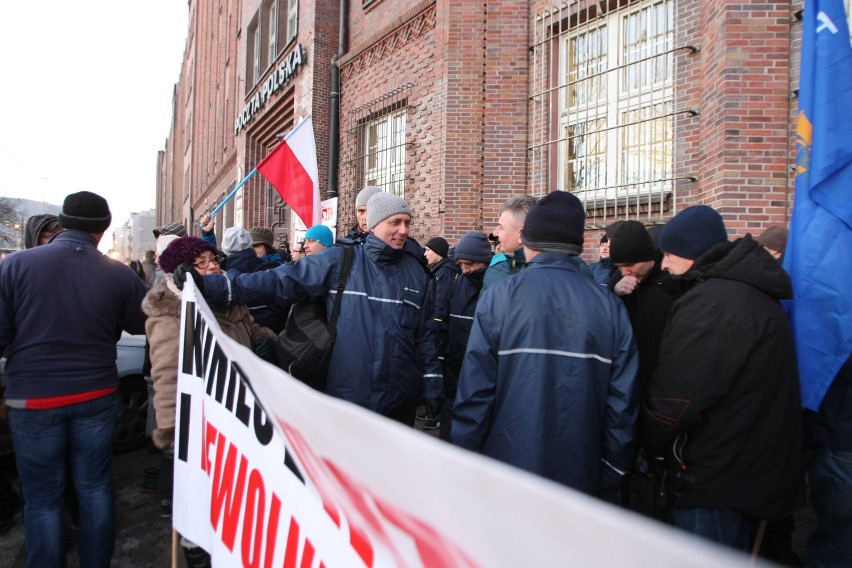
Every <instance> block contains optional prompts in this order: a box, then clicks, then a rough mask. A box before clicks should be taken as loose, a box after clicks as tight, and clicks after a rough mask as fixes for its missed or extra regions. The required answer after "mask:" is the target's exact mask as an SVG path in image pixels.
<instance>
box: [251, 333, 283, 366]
mask: <svg viewBox="0 0 852 568" xmlns="http://www.w3.org/2000/svg"><path fill="white" fill-rule="evenodd" d="M251 350H252V351H254V354H255V355H257V356H258V357H260V358H261V359H263V360H264V361H267V362H269V363H275V364H277V363H278V361H277V359H276V357H275V340H274V339H272V338H271V337H269V336H266V335H264V336H262V337H261V338H260V339H258V340H257V341H256V342H255V344H254V345H252V347H251Z"/></svg>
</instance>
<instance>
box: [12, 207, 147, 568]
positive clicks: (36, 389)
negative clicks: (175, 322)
mask: <svg viewBox="0 0 852 568" xmlns="http://www.w3.org/2000/svg"><path fill="white" fill-rule="evenodd" d="M111 219H112V217H111V215H110V211H109V206H108V204H107V202H106V200H105V199H104V198H103V197H101V196H99V195H96V194H94V193H90V192H88V191H81V192H79V193H74V194H71V195H69V196H67V197H66V198H65V202H64V204H63V206H62V212H61V213H60V214H59V225H60V226H61V227H62V228H63V229H64V231H62V232H61V233H59V234H58V235H56V236H55V237H54V238H53V239H52V240H51V241H50V243H48V244H46V245H43V246H40V247H36V248H33V249H29V250H25V251H21V252H18V253H15V254H12V255H11V256H9V257H8V258H6V259H4V260H3V261H2V262H0V350H5V349H6V348H7V347H8V349H9V351H8V356H7V364H6V371H7V373H8V376H9V386H8V388H7V390H6V402H7V404H8V405H9V423H10V426H11V428H12V441H13V443H14V445H15V459H16V461H17V466H18V473H19V475H20V479H21V483H22V486H23V492H24V500H25V505H24V532H25V537H26V547H27V557H28V560H27V565H29V566H64V565H65V545H64V542H63V539H64V528H63V523H62V502H63V494H64V490H65V479H66V477H68V476H69V475H70V477H71V479H72V480H73V482H74V489H75V491H76V493H77V497H78V500H79V505H80V520H79V525H80V536H79V538H78V552H77V554H78V558H79V564H80V566H108V565H109V564H110V559H111V557H112V552H113V548H114V540H115V539H114V532H115V528H114V513H113V496H112V472H111V463H112V445H113V439H114V437H115V428H116V423H117V419H118V412H119V403H118V372H117V370H116V367H115V357H116V347H115V344H116V342H117V341H118V339H119V337H120V336H121V330H122V329H124V330H126V331H127V332H129V333H132V334H141V333H145V315H144V314H143V313H142V309H141V302H142V298H143V297H144V296H145V292H146V287H145V284H144V283H143V282H142V280H141V279H140V278H139V277H138V276H137V275H136V274H135V273H134V272H133V270H131V269H130V268H128V267H127V266H125V265H123V264H122V263H120V262H117V261H115V260H112V259H111V258H109V257H107V256H105V255H103V254H102V253H100V252H99V251H98V249H97V245H98V242H99V241H100V239H101V237H102V236H103V234H104V231H106V230H107V228H108V227H109V224H110V221H111ZM69 468H70V471H68V469H69Z"/></svg>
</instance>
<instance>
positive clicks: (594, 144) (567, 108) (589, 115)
mask: <svg viewBox="0 0 852 568" xmlns="http://www.w3.org/2000/svg"><path fill="white" fill-rule="evenodd" d="M666 11H667V13H666ZM655 16H656V17H658V18H659V17H662V18H663V21H662V25H663V26H665V29H664V30H662V33H661V34H660V33H656V34H655V35H654V37H652V38H650V39H645V40H644V41H642V42H639V43H638V45H637V44H634V46H633V49H632V50H628V48H627V47H626V45H625V44H626V42H627V39H626V38H627V34H628V33H629V32H630V31H633V32H635V30H636V28H635V27H634V28H632V30H631V28H630V25H632V24H635V23H637V22H638V21H639V20H640V19H641V18H643V17H644V18H646V22H651V24H650V25H646V26H645V27H644V28H641V30H642V33H640V34H635V33H634V36H636V35H639V36H640V37H643V38H647V35H648V33H649V32H650V33H655V31H656V28H657V27H658V25H657V24H658V23H659V20H658V19H654V17H655ZM673 25H674V0H650V1H647V2H641V3H636V4H631V5H630V6H629V7H625V8H622V9H617V10H613V11H612V12H611V13H610V14H608V15H607V16H605V17H602V18H601V19H600V21H596V22H592V23H590V25H588V26H581V27H579V28H578V29H577V30H576V31H575V32H574V33H568V34H566V35H565V36H564V37H562V38H560V43H559V68H558V72H559V77H560V82H561V84H563V85H564V88H563V89H561V90H560V96H559V136H560V139H561V141H560V143H559V145H558V152H557V157H558V160H559V162H558V163H559V167H558V168H557V174H556V175H557V183H558V187H560V188H563V189H565V190H568V191H573V192H575V193H576V194H577V196H578V197H580V199H581V200H582V201H584V202H586V203H587V209H589V208H596V207H599V206H605V205H610V204H611V200H617V199H619V198H630V197H634V196H637V195H639V194H647V193H653V194H657V195H661V194H663V193H666V192H670V191H671V190H672V182H671V178H672V177H673V156H672V149H673V143H674V139H673V135H674V132H673V128H674V121H673V118H672V115H671V113H672V108H673V97H674V88H673V76H672V75H673V68H674V60H673V57H672V54H671V53H669V54H668V55H663V56H660V57H655V58H648V59H645V58H647V57H648V56H649V55H651V54H657V53H664V52H667V51H670V50H671V49H672V45H673V43H672V42H673V41H674V33H673ZM666 32H667V33H666ZM594 36H597V38H594ZM601 36H603V38H605V39H602V37H601ZM589 38H592V39H597V40H598V41H588V39H589ZM583 39H586V40H587V41H585V42H583ZM575 42H580V43H583V49H584V51H585V53H588V54H590V55H589V56H588V57H587V58H586V61H585V62H581V64H584V65H585V71H587V72H586V73H585V75H583V71H584V69H583V68H582V67H576V68H573V69H572V66H571V63H572V62H571V47H572V45H576V43H575ZM632 54H635V56H636V57H635V59H636V60H644V61H642V63H638V64H636V65H626V63H628V62H629V59H632V58H631V57H630V56H631V55H632ZM584 76H585V77H588V78H586V79H584V78H583V77H584ZM649 77H650V78H651V81H649V80H648V78H649ZM630 78H635V79H639V83H638V84H637V82H636V81H635V80H634V81H633V84H632V85H631V84H628V79H630ZM578 79H580V80H579V81H578ZM643 79H644V81H643ZM572 81H575V82H573V83H572ZM642 83H644V84H642ZM574 97H579V98H582V100H579V101H577V100H572V99H573V98H574ZM572 103H574V104H572ZM648 109H652V110H654V111H656V113H657V115H658V116H659V115H664V116H662V117H660V118H658V119H656V120H651V121H645V122H643V121H638V122H636V123H634V124H628V122H627V121H628V118H629V117H630V115H631V114H633V115H634V116H635V114H636V113H642V112H646V113H647V112H648ZM592 122H597V124H596V125H595V128H594V129H593V130H592V132H591V134H590V135H588V136H586V137H585V138H584V139H581V140H580V139H574V140H572V139H571V138H570V135H571V133H572V128H577V127H578V126H581V125H584V124H590V123H592ZM661 138H662V139H661ZM573 143H577V144H579V145H580V148H582V150H583V152H584V153H583V154H582V155H581V156H576V155H575V156H572V155H571V152H570V150H571V145H572V144H573ZM630 155H632V156H633V158H630ZM637 156H641V158H640V159H638V160H637V159H636V157H637ZM646 162H647V163H646ZM569 172H578V174H577V175H585V176H587V183H588V185H585V187H582V186H581V187H574V186H573V180H572V179H571V178H570V176H571V175H572V174H571V173H569ZM637 182H638V184H637ZM628 184H637V185H628Z"/></svg>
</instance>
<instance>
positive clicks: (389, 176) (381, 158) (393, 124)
mask: <svg viewBox="0 0 852 568" xmlns="http://www.w3.org/2000/svg"><path fill="white" fill-rule="evenodd" d="M411 87H412V85H410V84H406V85H404V86H402V87H400V88H398V89H396V90H394V91H391V92H390V93H387V94H386V95H384V96H382V97H380V98H378V99H376V100H374V101H371V102H369V103H367V104H365V105H362V106H360V107H358V108H356V109H354V110H352V111H351V112H350V113H349V123H348V125H347V128H346V139H345V144H346V146H345V158H344V160H343V163H342V166H343V168H342V170H343V176H342V182H343V185H344V186H345V190H348V191H354V192H357V191H360V190H361V189H362V188H363V187H364V186H367V185H375V186H378V187H381V188H382V190H383V191H386V192H388V193H392V194H394V195H398V196H400V197H405V181H406V163H407V158H408V152H407V141H406V131H407V125H408V106H407V100H408V93H409V91H410V89H411Z"/></svg>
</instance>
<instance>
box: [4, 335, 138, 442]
mask: <svg viewBox="0 0 852 568" xmlns="http://www.w3.org/2000/svg"><path fill="white" fill-rule="evenodd" d="M116 347H117V350H116V351H117V354H116V360H115V365H116V367H117V369H118V378H119V381H120V382H119V387H118V392H119V395H120V396H121V413H120V415H119V418H118V429H117V431H116V435H115V446H114V450H115V452H116V453H121V452H129V451H132V450H138V449H139V448H141V447H143V446H144V445H145V442H146V439H147V434H146V430H145V426H146V424H147V422H148V387H147V385H146V383H145V376H144V375H143V373H142V368H143V366H144V365H145V336H144V335H130V334H129V333H126V332H122V333H121V339H119V340H118V344H117V345H116ZM5 367H6V358H5V357H3V358H2V359H0V394H2V392H3V391H5V389H6V372H5ZM11 452H12V436H11V432H9V424H8V422H7V421H6V420H2V421H0V455H4V454H8V453H11Z"/></svg>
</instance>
